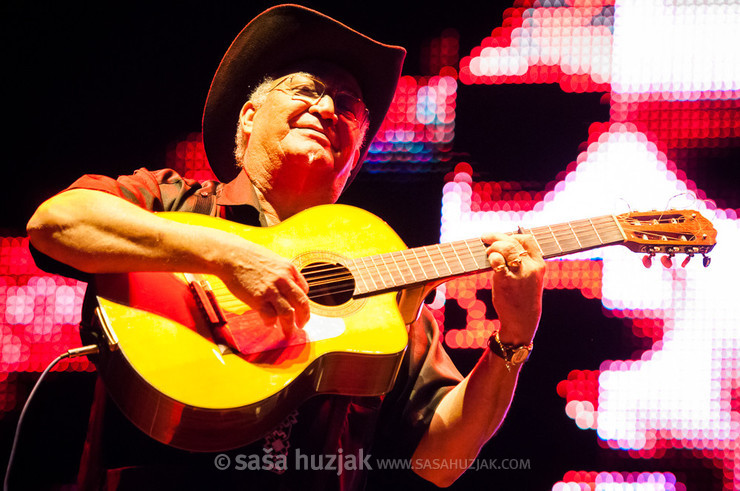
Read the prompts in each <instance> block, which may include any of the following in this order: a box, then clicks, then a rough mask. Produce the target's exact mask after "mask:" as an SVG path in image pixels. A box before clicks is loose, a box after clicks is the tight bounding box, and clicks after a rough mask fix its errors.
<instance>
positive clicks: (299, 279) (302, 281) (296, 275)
mask: <svg viewBox="0 0 740 491" xmlns="http://www.w3.org/2000/svg"><path fill="white" fill-rule="evenodd" d="M290 272H291V273H292V275H293V281H295V283H296V284H297V285H298V287H299V288H300V289H301V290H303V292H304V293H308V288H309V287H308V282H307V281H306V278H305V277H304V276H303V275H302V274H301V272H300V271H298V268H296V267H295V265H292V264H291V270H290Z"/></svg>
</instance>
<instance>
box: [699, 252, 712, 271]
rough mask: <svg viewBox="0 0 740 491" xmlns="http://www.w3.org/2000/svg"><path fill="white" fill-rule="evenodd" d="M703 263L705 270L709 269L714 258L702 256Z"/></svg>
mask: <svg viewBox="0 0 740 491" xmlns="http://www.w3.org/2000/svg"><path fill="white" fill-rule="evenodd" d="M702 256H704V257H702V258H701V263H702V264H703V265H704V267H705V268H708V267H709V264H710V263H711V262H712V258H711V257H709V256H707V255H706V254H702Z"/></svg>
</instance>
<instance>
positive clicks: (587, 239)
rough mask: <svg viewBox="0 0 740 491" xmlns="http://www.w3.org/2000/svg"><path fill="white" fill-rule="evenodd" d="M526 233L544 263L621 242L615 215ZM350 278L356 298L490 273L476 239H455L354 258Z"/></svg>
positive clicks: (479, 242)
mask: <svg viewBox="0 0 740 491" xmlns="http://www.w3.org/2000/svg"><path fill="white" fill-rule="evenodd" d="M519 233H525V234H531V235H532V236H533V237H534V240H535V242H536V243H537V246H538V247H539V249H540V252H541V253H542V256H543V257H544V258H545V259H549V258H553V257H558V256H565V255H567V254H573V253H576V252H581V251H586V250H589V249H595V248H597V247H603V246H608V245H613V244H621V243H624V242H625V240H626V238H625V236H624V232H623V231H622V229H621V227H620V226H619V223H618V222H617V219H616V217H615V216H614V215H605V216H601V217H595V218H588V219H585V220H575V221H572V222H566V223H561V224H558V225H552V226H545V227H535V228H531V229H522V228H520V229H519ZM347 266H348V267H349V269H350V270H351V271H352V274H353V276H354V277H355V281H356V286H355V296H365V295H371V294H377V293H381V292H386V291H395V290H400V289H403V288H406V287H409V286H414V285H420V284H424V283H429V282H434V281H442V280H446V279H450V278H453V277H457V276H464V275H467V274H473V273H477V272H480V271H485V270H487V269H490V268H491V265H490V263H489V262H488V257H487V255H486V245H485V244H483V242H482V241H481V239H468V240H459V241H455V242H446V243H444V244H436V245H432V246H425V247H415V248H412V249H406V250H403V251H396V252H391V253H386V254H378V255H375V256H367V257H361V258H357V259H353V260H351V261H350V263H349V264H348V265H347Z"/></svg>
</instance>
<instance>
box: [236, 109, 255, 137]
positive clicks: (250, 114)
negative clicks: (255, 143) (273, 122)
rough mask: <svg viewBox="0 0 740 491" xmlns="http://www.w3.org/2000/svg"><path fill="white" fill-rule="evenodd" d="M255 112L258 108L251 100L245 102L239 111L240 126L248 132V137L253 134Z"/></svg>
mask: <svg viewBox="0 0 740 491" xmlns="http://www.w3.org/2000/svg"><path fill="white" fill-rule="evenodd" d="M255 112H257V110H256V109H255V107H254V104H253V103H252V102H251V101H247V102H245V103H244V105H243V106H242V110H241V111H240V112H239V128H241V130H242V131H243V132H244V133H245V134H246V136H247V138H249V136H250V135H251V134H252V127H253V125H254V113H255Z"/></svg>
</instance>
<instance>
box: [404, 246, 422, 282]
mask: <svg viewBox="0 0 740 491" xmlns="http://www.w3.org/2000/svg"><path fill="white" fill-rule="evenodd" d="M406 252H407V251H401V257H402V258H403V262H404V263H406V267H407V268H409V273H411V278H412V279H413V281H414V282H416V281H418V280H417V278H416V273H415V272H414V269H413V268H412V267H411V265H410V264H409V260H408V258H407V257H406Z"/></svg>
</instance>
